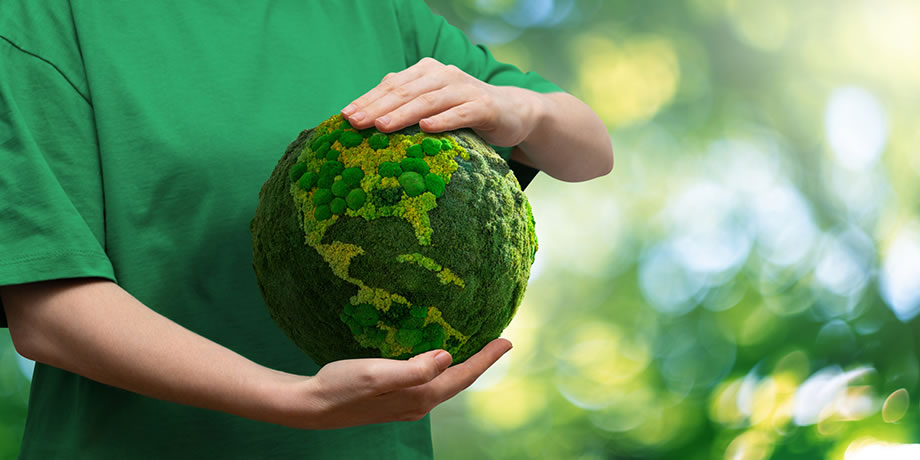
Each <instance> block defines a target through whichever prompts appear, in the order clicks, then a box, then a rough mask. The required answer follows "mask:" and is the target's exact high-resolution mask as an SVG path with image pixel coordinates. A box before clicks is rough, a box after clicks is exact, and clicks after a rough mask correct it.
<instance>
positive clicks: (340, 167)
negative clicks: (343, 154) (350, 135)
mask: <svg viewBox="0 0 920 460" xmlns="http://www.w3.org/2000/svg"><path fill="white" fill-rule="evenodd" d="M344 170H345V164H344V163H342V162H341V161H326V162H325V163H323V165H322V166H320V167H319V174H320V176H322V175H323V174H324V173H332V175H333V176H337V175H339V174H342V171H344Z"/></svg>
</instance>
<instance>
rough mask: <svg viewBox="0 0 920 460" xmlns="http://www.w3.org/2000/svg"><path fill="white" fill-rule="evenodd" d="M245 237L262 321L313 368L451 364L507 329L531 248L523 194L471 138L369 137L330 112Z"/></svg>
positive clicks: (455, 134) (288, 158) (291, 158)
mask: <svg viewBox="0 0 920 460" xmlns="http://www.w3.org/2000/svg"><path fill="white" fill-rule="evenodd" d="M330 150H335V151H337V152H339V153H338V155H337V156H336V158H334V159H333V158H328V157H327V156H326V155H320V154H319V152H320V151H322V152H323V153H325V152H328V151H330ZM420 153H421V155H420ZM407 160H408V161H407ZM338 175H341V178H339V179H336V176H338ZM305 178H306V179H305ZM317 178H318V179H317ZM330 186H331V187H332V189H330V188H329V187H330ZM250 230H251V232H252V244H253V268H254V269H255V273H256V278H257V280H258V285H259V289H260V290H261V292H262V296H263V297H264V298H265V303H266V305H267V306H268V311H269V314H270V315H271V317H272V319H274V320H275V322H276V323H277V324H278V325H279V326H280V328H281V329H282V330H283V331H284V332H285V334H287V335H288V337H290V338H291V340H293V341H294V343H296V344H297V346H298V347H300V349H301V350H303V351H304V352H305V353H306V354H307V355H309V356H310V358H312V359H313V360H314V361H315V362H316V363H317V364H319V365H324V364H326V363H328V362H330V361H335V360H340V359H349V358H371V357H383V358H396V359H408V358H409V357H411V356H413V355H416V354H419V353H424V352H426V351H429V350H433V349H437V348H442V349H445V350H447V351H449V352H450V353H451V355H452V356H453V359H454V363H460V362H463V361H465V360H466V359H467V358H469V357H470V356H472V355H473V354H475V353H476V352H478V351H479V350H481V349H482V347H483V346H485V345H486V344H487V343H488V342H490V341H491V340H493V339H495V338H497V337H498V336H499V335H500V334H501V332H502V330H504V329H505V327H507V326H508V324H509V323H510V322H511V318H512V317H513V316H514V314H515V312H516V310H517V308H518V305H519V304H520V302H521V298H522V297H523V295H524V289H525V288H526V286H527V279H528V277H529V275H530V267H531V265H532V264H533V258H534V253H535V252H536V250H537V238H536V234H535V233H534V221H533V216H532V214H531V210H530V204H529V203H528V202H527V197H526V196H525V195H524V193H523V192H522V191H521V187H520V185H519V184H518V181H517V179H515V177H514V174H513V173H512V172H511V171H510V169H509V168H508V165H507V164H506V163H505V161H504V160H502V158H501V157H499V156H498V155H497V154H496V153H495V151H494V150H492V149H491V148H490V147H489V145H488V144H486V143H485V142H484V141H482V139H480V138H479V137H478V136H476V135H475V134H474V133H473V132H472V131H471V130H467V129H464V130H458V131H452V132H447V133H439V134H430V133H424V132H421V131H420V130H419V128H418V126H414V127H409V128H406V129H403V130H401V131H398V132H395V133H391V134H383V133H379V132H376V130H373V129H369V130H363V131H358V130H355V129H354V128H352V127H351V125H350V124H348V123H347V122H346V121H344V120H343V119H342V117H341V115H335V116H333V117H331V118H329V119H328V120H326V121H324V122H323V123H321V124H320V125H319V126H317V127H316V128H314V129H309V130H306V131H303V132H302V133H300V135H299V136H298V137H297V139H296V140H294V141H293V142H292V143H291V144H290V145H289V146H288V148H287V150H286V151H285V152H284V156H282V158H281V160H280V161H279V162H278V164H277V166H276V167H275V169H274V172H273V173H272V175H271V177H269V179H268V181H266V182H265V185H263V187H262V190H261V192H260V193H259V205H258V208H257V210H256V215H255V217H254V218H253V219H252V222H251V223H250Z"/></svg>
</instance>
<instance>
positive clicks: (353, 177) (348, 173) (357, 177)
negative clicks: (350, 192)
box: [342, 167, 364, 187]
mask: <svg viewBox="0 0 920 460" xmlns="http://www.w3.org/2000/svg"><path fill="white" fill-rule="evenodd" d="M342 179H343V180H344V181H345V183H346V184H348V186H349V187H357V186H358V184H360V183H361V179H364V171H362V170H361V168H354V167H353V168H346V169H345V170H344V171H342Z"/></svg>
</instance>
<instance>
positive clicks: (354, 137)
mask: <svg viewBox="0 0 920 460" xmlns="http://www.w3.org/2000/svg"><path fill="white" fill-rule="evenodd" d="M363 140H364V138H363V137H361V135H360V134H358V133H356V132H354V131H345V132H343V133H342V135H341V136H340V137H339V143H341V144H342V146H344V147H345V148H351V147H357V146H359V145H361V142H362V141H363Z"/></svg>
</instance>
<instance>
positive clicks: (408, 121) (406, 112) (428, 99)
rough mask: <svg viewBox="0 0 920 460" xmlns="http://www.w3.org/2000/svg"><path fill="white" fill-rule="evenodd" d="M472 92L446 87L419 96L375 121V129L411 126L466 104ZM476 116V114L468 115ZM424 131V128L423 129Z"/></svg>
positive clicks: (463, 88) (388, 130)
mask: <svg viewBox="0 0 920 460" xmlns="http://www.w3.org/2000/svg"><path fill="white" fill-rule="evenodd" d="M473 92H474V90H473V89H472V88H468V87H447V88H441V89H439V90H437V91H432V92H429V93H425V94H422V95H419V96H418V97H416V98H414V99H412V100H410V101H408V102H407V103H405V104H404V105H402V106H401V107H399V108H396V109H395V110H393V111H392V112H389V113H388V114H386V115H383V116H382V117H380V118H378V119H377V123H376V125H377V129H378V130H380V131H381V132H392V131H396V130H399V129H402V128H405V127H406V126H411V125H414V124H416V123H418V122H419V120H421V119H423V118H425V117H430V116H432V115H436V114H440V113H442V112H445V111H449V110H451V109H452V108H453V107H456V106H459V105H465V104H467V101H468V100H469V99H470V98H471V97H472V96H471V93H473ZM470 115H471V116H476V115H477V114H470ZM423 129H424V128H423Z"/></svg>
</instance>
